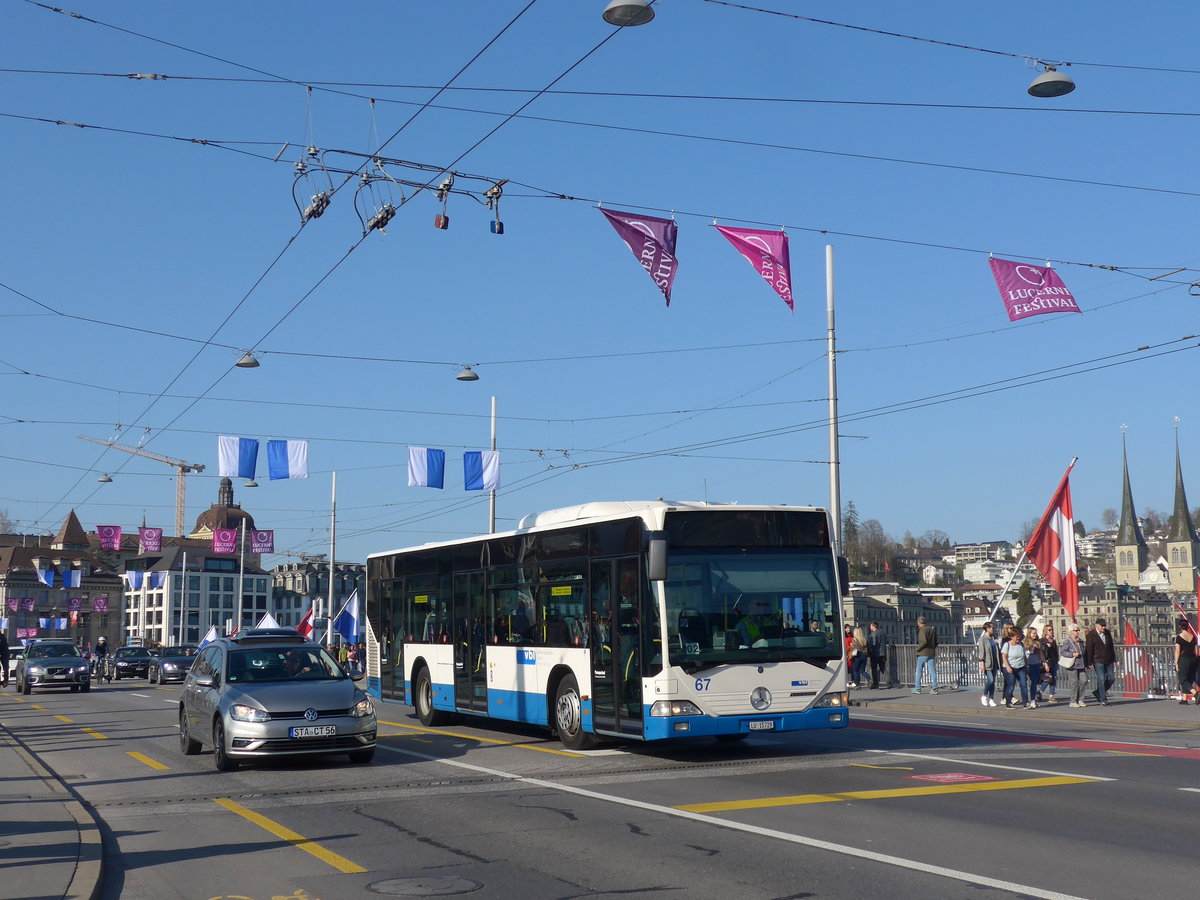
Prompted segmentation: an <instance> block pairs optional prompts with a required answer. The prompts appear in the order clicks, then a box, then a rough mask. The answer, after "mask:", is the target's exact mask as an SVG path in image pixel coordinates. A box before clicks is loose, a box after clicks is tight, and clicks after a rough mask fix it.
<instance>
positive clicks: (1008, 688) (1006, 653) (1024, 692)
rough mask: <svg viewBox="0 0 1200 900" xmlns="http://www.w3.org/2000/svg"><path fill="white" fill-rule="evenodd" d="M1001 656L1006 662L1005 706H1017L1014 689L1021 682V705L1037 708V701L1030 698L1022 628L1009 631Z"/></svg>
mask: <svg viewBox="0 0 1200 900" xmlns="http://www.w3.org/2000/svg"><path fill="white" fill-rule="evenodd" d="M1000 656H1001V659H1002V660H1003V664H1004V708H1005V709H1016V708H1017V707H1015V706H1013V690H1014V688H1016V686H1017V684H1020V685H1021V706H1023V707H1025V708H1026V709H1036V708H1037V703H1036V702H1034V701H1031V700H1030V699H1029V667H1028V666H1027V665H1026V664H1025V641H1024V640H1023V639H1022V635H1021V629H1020V628H1014V629H1013V630H1012V631H1010V632H1009V633H1008V643H1007V644H1005V645H1004V646H1003V647H1002V648H1001V649H1000Z"/></svg>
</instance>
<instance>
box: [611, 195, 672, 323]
mask: <svg viewBox="0 0 1200 900" xmlns="http://www.w3.org/2000/svg"><path fill="white" fill-rule="evenodd" d="M600 212H602V213H604V217H605V218H606V219H608V221H609V223H610V224H611V225H612V227H613V228H615V229H616V230H617V234H618V235H620V237H621V240H623V241H624V242H625V246H626V247H628V248H629V250H630V252H632V253H633V255H634V257H635V258H636V259H637V261H638V263H639V264H640V265H641V267H642V268H643V269H645V270H646V273H647V274H648V275H649V276H650V278H651V279H653V281H654V283H655V284H656V285H658V289H659V290H660V291H662V293H663V296H664V297H666V298H667V306H670V305H671V286H672V285H673V284H674V283H675V272H676V270H677V269H678V268H679V260H677V259H676V258H675V239H676V237H677V236H678V235H679V225H678V224H676V222H675V220H674V219H660V218H658V217H657V216H639V215H634V214H633V213H613V212H609V211H608V210H607V209H602V210H600Z"/></svg>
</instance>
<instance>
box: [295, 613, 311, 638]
mask: <svg viewBox="0 0 1200 900" xmlns="http://www.w3.org/2000/svg"><path fill="white" fill-rule="evenodd" d="M312 614H313V611H312V607H311V606H310V607H309V608H308V612H306V613H305V614H304V618H303V619H301V620H300V624H299V625H297V626H296V630H297V631H298V632H300V636H301V637H305V638H311V637H312V633H313V623H312V617H313V616H312Z"/></svg>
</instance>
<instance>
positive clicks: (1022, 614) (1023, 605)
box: [1017, 581, 1033, 624]
mask: <svg viewBox="0 0 1200 900" xmlns="http://www.w3.org/2000/svg"><path fill="white" fill-rule="evenodd" d="M1032 618H1033V589H1032V588H1031V587H1030V586H1029V582H1028V581H1022V582H1021V586H1020V587H1019V588H1017V621H1018V622H1020V623H1022V624H1024V623H1026V622H1028V621H1029V620H1030V619H1032Z"/></svg>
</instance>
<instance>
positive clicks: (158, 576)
mask: <svg viewBox="0 0 1200 900" xmlns="http://www.w3.org/2000/svg"><path fill="white" fill-rule="evenodd" d="M166 583H167V573H166V572H151V573H150V590H152V591H156V590H158V589H159V588H160V587H162V586H163V585H164V584H166Z"/></svg>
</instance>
